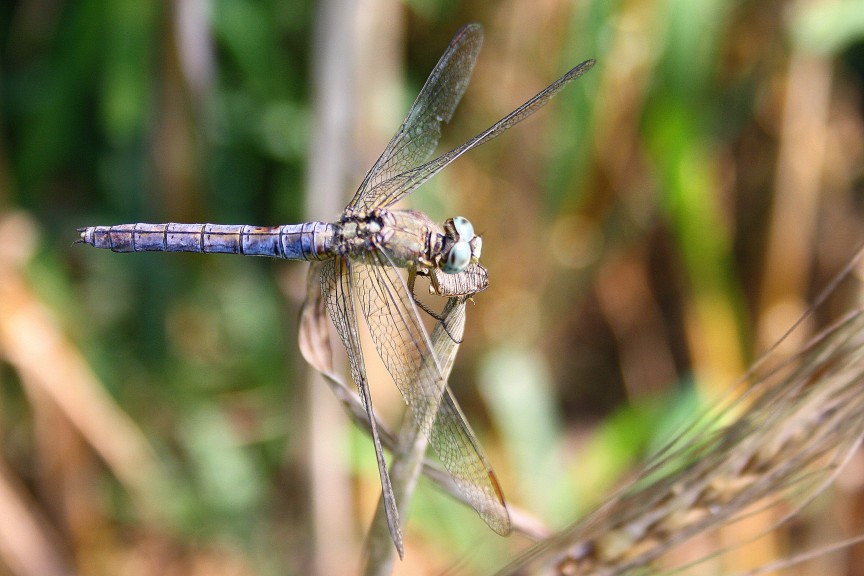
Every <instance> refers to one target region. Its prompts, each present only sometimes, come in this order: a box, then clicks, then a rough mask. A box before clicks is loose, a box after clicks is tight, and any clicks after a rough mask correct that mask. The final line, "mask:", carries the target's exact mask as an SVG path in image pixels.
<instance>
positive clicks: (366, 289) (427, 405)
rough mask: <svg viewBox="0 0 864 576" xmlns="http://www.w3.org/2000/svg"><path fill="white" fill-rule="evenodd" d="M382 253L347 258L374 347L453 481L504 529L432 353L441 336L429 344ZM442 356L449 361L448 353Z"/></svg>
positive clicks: (497, 501)
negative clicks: (355, 259)
mask: <svg viewBox="0 0 864 576" xmlns="http://www.w3.org/2000/svg"><path fill="white" fill-rule="evenodd" d="M386 258H387V257H386V255H385V254H384V253H376V254H373V253H369V254H368V255H367V262H366V263H365V264H363V263H359V262H353V263H352V273H353V274H354V276H355V282H354V286H355V288H357V289H358V292H357V295H358V297H359V301H360V309H361V310H362V311H363V314H364V315H365V316H366V321H367V323H368V325H369V331H370V333H371V335H372V341H373V342H374V344H375V348H376V350H377V351H378V354H379V355H380V356H381V359H382V360H383V361H384V364H385V366H386V367H387V370H388V372H389V373H390V375H391V377H392V378H393V380H394V382H395V383H396V386H397V387H398V388H399V391H400V392H401V393H402V396H403V398H404V399H405V402H406V403H407V404H408V407H409V410H410V412H411V414H412V415H413V417H414V418H415V419H416V421H417V424H418V426H419V427H420V429H421V430H422V431H423V433H424V434H425V435H426V437H427V438H428V439H429V444H431V445H432V448H433V449H434V450H435V452H436V453H437V454H438V457H439V458H440V459H441V462H442V463H443V464H444V467H445V468H446V469H447V471H448V472H449V473H450V474H451V476H452V477H453V479H454V481H455V482H456V485H457V486H458V487H459V489H460V490H461V491H462V493H463V494H464V495H465V497H466V499H467V500H468V501H469V502H470V504H471V506H472V507H473V508H474V509H475V510H476V511H477V513H478V514H479V515H480V517H481V518H483V520H484V521H485V522H486V523H487V524H488V525H489V527H490V528H492V529H493V530H495V531H496V532H498V533H499V534H507V533H509V531H510V518H509V515H508V513H507V508H506V505H505V504H504V498H503V496H502V493H501V489H500V486H499V484H498V480H497V478H496V477H495V474H494V472H493V471H492V468H491V466H490V465H489V463H488V461H487V460H486V458H485V456H484V455H483V452H482V449H481V448H480V445H479V443H478V441H477V438H476V437H475V436H474V433H473V432H472V431H471V428H470V427H469V426H468V423H467V422H466V420H465V417H464V416H463V414H462V411H461V410H460V409H459V406H458V404H456V401H455V400H454V399H453V397H452V395H451V394H450V392H449V390H447V388H446V378H445V377H444V374H447V373H449V366H444V367H442V365H441V362H440V361H439V355H438V354H437V353H436V345H437V347H438V348H439V350H438V351H439V352H440V351H441V346H442V345H444V346H446V343H445V341H444V340H443V339H442V338H443V336H441V335H438V336H437V337H436V345H433V344H432V342H431V341H430V339H429V336H428V334H427V332H426V329H425V328H424V327H423V324H422V322H421V320H420V317H419V315H418V313H417V309H416V308H415V306H414V301H413V299H412V298H411V295H410V293H409V292H408V287H407V286H406V284H405V280H404V279H403V278H402V276H401V275H400V274H399V272H398V270H397V269H396V268H394V267H393V265H392V262H389V261H387V260H386ZM378 259H380V260H378ZM463 313H464V310H463ZM463 321H464V320H463ZM445 334H446V332H445ZM442 358H444V359H445V361H446V362H448V363H449V362H452V355H451V354H449V353H447V352H445V353H444V356H442ZM445 368H446V370H445Z"/></svg>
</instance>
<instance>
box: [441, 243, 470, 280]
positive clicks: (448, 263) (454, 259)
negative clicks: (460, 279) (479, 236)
mask: <svg viewBox="0 0 864 576" xmlns="http://www.w3.org/2000/svg"><path fill="white" fill-rule="evenodd" d="M470 262H471V245H470V244H468V242H465V241H463V240H460V241H459V242H456V243H455V244H453V247H452V248H450V251H449V252H448V253H447V257H446V258H445V259H444V264H442V265H441V270H442V271H443V272H446V273H447V274H458V273H459V272H462V271H463V270H465V268H467V267H468V264H469V263H470Z"/></svg>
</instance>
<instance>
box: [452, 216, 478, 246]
mask: <svg viewBox="0 0 864 576" xmlns="http://www.w3.org/2000/svg"><path fill="white" fill-rule="evenodd" d="M453 228H455V229H456V233H457V234H459V240H464V241H465V242H470V241H471V239H472V238H473V237H474V226H472V225H471V222H469V221H468V219H467V218H464V217H462V216H456V217H455V218H453Z"/></svg>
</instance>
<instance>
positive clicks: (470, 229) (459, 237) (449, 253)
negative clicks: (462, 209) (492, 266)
mask: <svg viewBox="0 0 864 576" xmlns="http://www.w3.org/2000/svg"><path fill="white" fill-rule="evenodd" d="M444 233H445V235H446V238H447V239H448V240H449V242H446V243H445V250H444V254H443V255H442V263H441V270H442V271H443V272H446V273H447V274H458V273H459V272H462V271H463V270H465V269H466V268H467V267H468V265H469V264H476V263H477V262H478V261H479V260H480V251H481V250H482V248H483V240H482V239H481V238H480V237H479V236H477V235H476V234H474V226H472V225H471V222H469V221H468V219H467V218H463V217H462V216H456V217H454V218H449V219H448V220H447V221H446V222H444Z"/></svg>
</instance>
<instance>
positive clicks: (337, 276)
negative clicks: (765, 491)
mask: <svg viewBox="0 0 864 576" xmlns="http://www.w3.org/2000/svg"><path fill="white" fill-rule="evenodd" d="M482 42H483V29H482V27H481V26H480V25H479V24H476V23H472V24H468V25H466V26H463V27H462V28H461V29H460V30H459V31H458V32H457V33H456V35H455V36H454V37H453V39H452V40H451V41H450V44H449V46H448V47H447V50H446V51H445V52H444V54H443V55H442V56H441V58H440V60H439V61H438V63H437V64H436V65H435V68H434V69H433V70H432V73H431V74H430V76H429V78H428V79H427V80H426V82H425V84H424V85H423V88H422V89H421V90H420V93H419V95H418V96H417V99H416V100H415V101H414V104H413V105H412V106H411V108H410V110H409V112H408V115H407V117H406V118H405V120H404V121H403V122H402V125H401V126H400V128H399V130H398V131H397V132H396V134H395V135H394V136H393V138H392V139H391V140H390V142H389V143H388V144H387V146H386V148H385V149H384V151H383V153H382V154H381V156H380V157H379V158H378V160H377V161H376V162H375V164H374V165H373V166H372V168H371V169H370V170H369V172H368V173H367V174H366V176H365V177H364V178H363V181H362V183H361V184H360V186H359V188H358V189H357V191H356V192H355V194H354V196H353V198H352V199H351V201H350V202H349V203H348V205H347V207H346V208H345V210H344V211H343V213H342V215H341V216H340V218H339V220H338V221H336V222H306V223H301V224H287V225H282V226H274V227H259V226H252V225H223V224H180V223H173V222H172V223H162V224H147V223H136V224H121V225H114V226H91V227H87V228H81V229H79V234H80V239H79V242H83V243H86V244H89V245H91V246H94V247H96V248H107V249H110V250H113V251H115V252H146V251H164V252H201V253H230V254H241V255H246V256H269V257H274V258H284V259H288V260H306V261H312V262H313V266H314V267H316V268H317V270H316V271H317V272H318V274H319V278H320V282H319V284H320V291H321V292H320V296H321V298H322V299H323V301H324V304H325V306H326V309H327V312H328V314H329V316H330V319H331V321H332V323H333V324H334V325H335V327H336V332H338V334H339V337H340V339H341V341H342V344H343V345H344V347H345V350H346V351H347V355H348V361H349V366H350V371H351V375H352V378H353V380H354V383H355V385H356V387H357V390H358V393H359V396H360V399H361V402H362V405H363V408H364V409H365V412H366V415H367V417H368V419H369V424H370V428H371V435H372V440H373V444H374V446H375V454H376V459H377V463H378V470H379V476H380V477H381V485H382V494H383V499H384V502H385V509H386V512H387V518H388V522H389V523H390V528H391V534H393V535H394V542H395V541H396V534H397V533H398V532H399V529H398V526H399V520H398V518H399V516H398V511H397V508H396V503H395V500H394V498H393V496H392V489H391V486H390V480H389V476H388V473H387V465H386V461H385V458H384V452H383V449H382V447H381V441H380V437H379V433H378V430H377V425H376V418H375V414H374V408H373V403H372V397H371V394H370V390H369V384H368V379H367V376H366V370H365V364H364V359H363V350H362V348H361V345H360V337H359V328H358V309H359V311H360V313H361V314H362V315H363V317H365V320H366V324H367V326H368V330H369V332H370V334H371V339H372V341H373V343H374V347H375V350H376V351H377V354H378V355H379V356H380V357H381V359H382V360H383V363H384V365H385V366H386V368H387V371H388V372H389V374H390V376H391V377H392V379H393V381H394V383H395V384H396V386H397V388H398V389H399V391H400V392H401V394H402V396H403V398H404V400H405V403H406V404H407V407H408V411H409V412H410V413H411V415H412V416H413V418H414V419H415V421H416V424H417V425H418V427H419V429H420V430H422V432H423V434H424V435H425V436H426V438H427V439H428V442H429V444H430V445H431V446H432V448H433V450H434V451H435V452H436V453H437V455H438V457H439V459H440V460H441V462H442V464H443V465H444V467H445V468H446V469H447V471H448V472H449V474H450V475H451V476H452V477H453V479H454V482H455V484H456V485H457V487H458V488H459V490H460V491H461V492H462V495H463V496H464V497H465V500H466V501H467V502H469V503H470V504H471V506H472V507H473V508H474V509H475V510H476V512H477V513H478V514H479V515H480V517H481V518H482V519H483V520H484V521H485V522H486V524H488V525H489V527H490V528H492V530H494V531H495V532H497V533H499V534H501V535H506V534H508V533H509V532H510V530H511V523H510V517H509V514H508V511H507V505H506V503H505V501H504V496H503V492H502V490H501V487H500V484H499V482H498V479H497V477H496V475H495V473H494V471H493V469H492V466H491V465H490V464H489V462H488V460H487V458H486V456H485V455H484V453H483V450H482V448H481V446H480V443H479V441H478V440H477V438H476V436H475V434H474V433H473V431H472V430H471V427H470V426H469V424H468V422H467V421H466V420H465V417H464V415H463V414H462V411H461V409H460V408H459V406H458V404H456V402H455V399H453V398H452V396H451V395H450V394H449V390H448V389H447V374H448V373H449V368H448V369H446V370H445V367H444V366H443V365H442V359H440V358H438V357H437V355H436V353H435V346H434V345H433V341H432V340H431V339H430V336H429V334H428V332H427V330H426V328H425V326H424V324H423V318H422V313H423V312H428V313H429V314H431V315H432V316H434V317H435V318H436V319H437V320H438V321H439V322H442V321H443V317H441V316H439V315H437V314H436V313H435V312H434V311H433V310H431V309H430V308H429V307H428V306H426V305H424V304H421V303H420V302H419V300H418V299H417V297H416V295H415V290H414V288H415V281H416V279H417V277H425V278H428V280H429V290H430V292H431V293H432V294H434V295H437V296H441V297H444V298H449V299H453V298H460V299H464V298H466V297H470V296H471V295H473V294H475V293H477V292H479V291H481V290H483V289H485V288H486V286H487V285H488V275H487V271H486V269H485V268H484V267H483V266H482V265H481V264H480V263H479V259H480V255H481V250H482V240H481V237H480V236H479V235H478V234H476V233H475V231H474V228H473V226H472V225H471V222H470V221H469V220H468V219H466V218H464V217H461V216H456V217H453V218H448V219H447V220H445V221H444V222H443V224H441V225H439V224H437V223H436V222H434V221H432V220H431V219H430V218H429V217H428V216H426V215H425V214H423V213H422V212H419V211H415V210H407V209H397V208H394V204H395V203H397V202H398V201H400V200H402V199H403V198H405V197H406V196H407V195H408V194H410V193H411V192H413V191H414V190H416V189H417V188H418V187H419V186H420V185H421V184H423V183H424V182H426V181H427V180H429V179H430V178H431V177H432V176H434V175H435V174H437V173H438V172H439V171H440V170H442V169H443V168H444V167H445V166H447V165H448V164H450V163H451V162H453V161H454V160H456V159H457V158H458V157H460V156H461V155H462V154H464V153H465V152H467V151H469V150H471V149H472V148H475V147H477V146H480V145H481V144H485V143H486V142H489V141H490V140H492V139H493V138H496V137H497V136H499V135H501V134H502V133H503V132H504V131H505V130H507V129H508V128H510V127H512V126H514V125H515V124H517V123H519V122H521V121H522V120H524V119H525V118H527V117H528V116H530V115H531V114H533V113H534V112H536V111H537V110H539V109H540V108H541V107H543V106H544V105H545V104H546V103H547V102H548V101H549V99H550V98H552V97H553V96H554V95H555V94H557V93H558V92H559V91H560V90H561V89H562V88H564V87H565V86H566V85H567V84H569V83H570V82H571V81H573V80H575V79H576V78H578V77H580V76H581V75H582V74H584V73H585V72H586V71H588V70H589V69H590V68H591V67H592V66H593V65H594V60H586V61H585V62H582V63H581V64H579V65H578V66H576V67H574V68H572V69H571V70H570V71H568V72H567V73H566V74H564V75H563V76H561V77H560V78H559V79H558V80H556V81H555V82H553V83H552V84H550V85H549V86H548V87H546V88H545V89H543V90H542V91H541V92H539V93H538V94H536V95H535V96H534V97H532V98H531V99H529V100H528V101H527V102H525V103H524V104H522V105H521V106H519V107H518V108H516V109H515V110H513V111H512V112H510V113H509V114H507V115H506V116H504V117H503V118H501V119H500V120H498V121H497V122H495V123H494V124H493V125H492V126H490V127H489V128H487V129H486V130H484V131H483V132H481V133H479V134H477V135H476V136H474V137H473V138H471V139H469V140H467V141H466V142H464V143H463V144H461V145H459V146H457V147H456V148H454V149H452V150H450V151H449V152H446V153H444V154H441V155H440V156H437V157H434V158H432V155H433V153H434V152H435V149H436V147H437V146H438V143H439V141H440V139H441V125H442V123H449V121H450V120H451V118H452V116H453V113H454V111H455V109H456V106H457V105H458V103H459V101H460V100H461V98H462V95H463V94H464V92H465V90H466V88H467V86H468V82H469V79H470V76H471V73H472V71H473V69H474V65H475V63H476V61H477V56H478V54H479V51H480V47H481V45H482ZM430 158H431V159H430ZM400 270H406V271H407V272H400ZM460 301H461V300H460ZM397 548H400V555H401V547H400V546H399V543H397Z"/></svg>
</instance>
